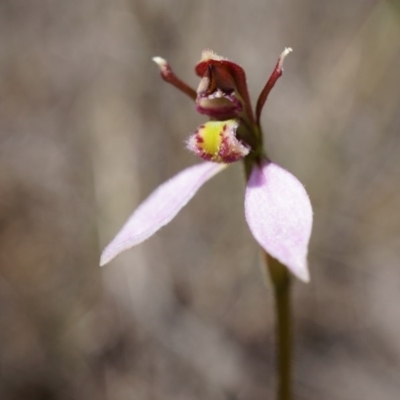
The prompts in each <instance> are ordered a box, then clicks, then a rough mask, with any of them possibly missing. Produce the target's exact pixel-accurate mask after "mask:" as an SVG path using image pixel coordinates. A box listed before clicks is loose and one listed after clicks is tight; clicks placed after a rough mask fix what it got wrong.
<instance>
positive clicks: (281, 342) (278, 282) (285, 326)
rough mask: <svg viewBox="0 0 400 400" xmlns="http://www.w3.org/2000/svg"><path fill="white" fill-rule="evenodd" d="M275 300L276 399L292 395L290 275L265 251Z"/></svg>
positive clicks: (285, 399)
mask: <svg viewBox="0 0 400 400" xmlns="http://www.w3.org/2000/svg"><path fill="white" fill-rule="evenodd" d="M265 267H266V269H267V270H268V271H267V272H268V273H269V276H270V279H271V282H272V285H273V289H274V298H275V299H274V300H275V318H276V321H275V332H276V365H277V394H276V398H277V400H290V399H291V396H292V347H293V346H292V315H291V307H290V292H291V277H290V275H289V272H288V270H287V269H286V268H285V267H284V266H283V265H282V264H281V263H280V262H279V261H277V260H275V259H273V258H271V257H270V256H269V255H268V254H267V253H265Z"/></svg>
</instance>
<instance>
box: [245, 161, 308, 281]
mask: <svg viewBox="0 0 400 400" xmlns="http://www.w3.org/2000/svg"><path fill="white" fill-rule="evenodd" d="M245 213H246V220H247V223H248V224H249V227H250V230H251V232H252V234H253V236H254V237H255V239H256V240H257V242H258V243H259V244H260V245H261V247H263V248H264V250H265V251H266V252H267V253H268V254H269V255H271V256H272V257H274V258H276V259H277V260H279V261H280V262H281V263H282V264H284V265H286V266H287V267H288V268H289V270H290V271H291V272H292V273H293V274H294V275H296V276H297V277H298V278H299V279H301V280H303V281H305V282H308V281H309V273H308V267H307V251H308V242H309V240H310V236H311V228H312V219H313V215H312V208H311V204H310V200H309V198H308V195H307V193H306V191H305V189H304V187H303V185H302V184H301V183H300V182H299V181H298V180H297V179H296V178H295V177H294V176H293V175H292V174H290V173H289V172H288V171H286V170H284V169H283V168H281V167H279V166H278V165H276V164H273V163H271V162H265V163H263V164H262V165H261V167H258V166H255V167H254V168H253V170H252V172H251V175H250V179H249V181H248V183H247V188H246V198H245Z"/></svg>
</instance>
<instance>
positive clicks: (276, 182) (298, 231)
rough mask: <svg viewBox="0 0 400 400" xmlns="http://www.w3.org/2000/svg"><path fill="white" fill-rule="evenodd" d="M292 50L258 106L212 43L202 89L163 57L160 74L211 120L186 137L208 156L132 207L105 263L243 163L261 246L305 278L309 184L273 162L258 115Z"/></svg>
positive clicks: (200, 67) (241, 75)
mask: <svg viewBox="0 0 400 400" xmlns="http://www.w3.org/2000/svg"><path fill="white" fill-rule="evenodd" d="M290 51H291V49H289V48H287V49H285V51H284V52H283V53H282V54H281V56H280V57H279V60H278V63H277V64H276V66H275V69H274V71H273V72H272V75H271V76H270V78H269V80H268V81H267V83H266V85H265V87H264V88H263V90H262V91H261V94H260V96H259V98H258V101H257V105H256V109H255V113H253V110H252V107H251V104H250V98H249V94H248V89H247V84H246V76H245V72H244V70H243V69H242V68H241V67H240V66H239V65H238V64H235V63H234V62H232V61H229V60H228V59H226V58H223V57H221V56H218V55H216V54H215V53H213V52H212V51H210V50H205V51H203V53H202V58H201V60H200V62H199V63H198V64H197V66H196V68H195V71H196V74H197V75H198V76H199V77H200V83H199V86H198V88H197V91H196V90H194V89H192V88H191V87H190V86H188V85H187V84H186V83H184V82H183V81H181V80H180V79H179V78H178V77H177V76H176V75H175V74H174V72H173V71H172V69H171V67H170V65H169V63H168V62H167V61H166V60H164V59H162V58H161V57H155V58H154V59H153V60H154V61H155V62H156V64H158V66H159V68H160V72H161V77H162V78H163V79H164V80H165V81H167V82H168V83H170V84H172V85H173V86H175V87H176V88H178V89H179V90H181V91H182V92H183V93H185V94H186V95H188V96H189V97H190V98H191V99H192V100H194V101H195V104H196V109H197V111H198V112H199V113H201V114H204V115H206V116H207V117H208V118H209V121H207V122H205V123H204V124H202V125H200V126H199V127H198V128H197V129H196V130H195V132H194V133H193V134H192V135H191V136H190V137H189V139H188V140H187V148H188V149H189V150H190V151H192V152H193V153H194V154H196V155H197V156H199V157H200V158H202V159H203V160H205V162H202V163H200V164H198V165H194V166H192V167H189V168H187V169H185V170H183V171H181V172H180V173H178V174H177V175H175V176H174V177H173V178H171V179H170V180H168V181H167V182H165V183H163V184H162V185H161V186H159V187H158V188H157V189H156V190H155V191H154V192H153V193H152V194H151V195H150V196H149V197H148V198H147V199H146V200H145V201H144V202H143V203H142V204H141V205H140V206H139V207H138V208H137V209H136V211H135V212H134V213H133V214H132V216H131V217H130V218H129V219H128V221H127V222H126V223H125V225H124V226H123V227H122V229H121V230H120V231H119V233H118V234H117V235H116V237H115V238H114V239H113V240H112V241H111V243H110V244H109V245H108V246H107V247H106V248H105V250H104V251H103V254H102V256H101V262H100V265H104V264H106V263H108V262H109V261H111V260H112V259H113V258H114V257H116V256H117V255H118V254H120V253H121V252H123V251H125V250H127V249H129V248H131V247H133V246H135V245H137V244H139V243H142V242H143V241H145V240H146V239H148V238H149V237H150V236H152V235H153V234H154V233H156V232H157V231H158V230H159V229H160V228H161V227H163V226H164V225H166V224H167V223H168V222H170V221H171V220H172V219H173V218H174V217H175V216H176V215H177V214H178V212H179V211H180V210H181V209H182V208H183V207H184V206H185V205H186V204H187V203H188V202H189V200H190V199H191V198H192V197H193V196H194V195H195V194H196V192H197V191H198V190H199V189H200V187H201V186H202V185H203V184H204V183H205V182H207V181H208V180H209V179H211V178H212V177H213V176H214V175H216V174H217V173H219V172H221V171H222V170H224V169H225V168H226V167H227V166H228V165H229V164H231V163H233V162H237V161H240V160H242V161H243V162H244V166H245V171H246V176H247V187H246V193H245V202H244V203H245V204H244V209H245V216H246V221H247V223H248V225H249V228H250V231H251V233H252V234H253V236H254V238H255V239H256V241H257V242H258V243H259V245H260V246H261V247H262V248H263V249H264V250H265V252H266V253H267V254H268V255H269V256H270V257H272V258H275V259H276V260H278V261H279V262H280V263H281V264H283V265H285V266H286V267H287V268H288V269H289V270H290V271H291V272H292V273H293V274H294V275H295V276H297V277H298V278H299V279H301V280H303V281H305V282H307V281H308V280H309V272H308V267H307V251H308V242H309V239H310V235H311V228H312V208H311V204H310V201H309V198H308V196H307V193H306V191H305V189H304V187H303V185H302V184H301V183H300V182H299V181H298V180H297V179H296V178H295V177H294V176H293V175H292V174H291V173H289V172H288V171H286V170H285V169H283V168H281V167H280V166H278V165H277V164H275V163H273V162H272V161H271V160H270V159H269V158H268V157H267V155H266V153H265V151H264V148H263V137H262V131H261V125H260V115H261V110H262V108H263V106H264V103H265V101H266V99H267V96H268V94H269V92H270V90H271V89H272V87H273V86H274V85H275V83H276V81H277V80H278V78H279V77H280V76H281V75H282V64H283V60H284V58H285V57H286V55H287V54H288V53H289V52H290Z"/></svg>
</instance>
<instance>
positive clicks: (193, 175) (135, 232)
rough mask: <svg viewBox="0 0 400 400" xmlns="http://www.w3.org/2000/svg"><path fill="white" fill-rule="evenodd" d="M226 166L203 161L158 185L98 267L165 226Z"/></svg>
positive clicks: (104, 253)
mask: <svg viewBox="0 0 400 400" xmlns="http://www.w3.org/2000/svg"><path fill="white" fill-rule="evenodd" d="M225 167H226V165H224V164H216V163H211V162H205V163H202V164H198V165H195V166H193V167H190V168H187V169H185V170H183V171H182V172H180V173H179V174H177V175H175V176H174V177H173V178H171V179H170V180H168V181H167V182H165V183H163V184H162V185H161V186H159V187H158V188H157V189H156V190H155V191H154V192H153V193H152V194H151V195H150V196H149V197H148V198H147V199H146V200H145V201H144V202H143V203H142V204H141V205H140V206H139V207H138V208H137V209H136V211H135V212H134V213H133V214H132V216H131V217H130V218H129V219H128V221H127V222H126V223H125V225H124V226H123V227H122V229H121V230H120V231H119V233H118V234H117V235H116V236H115V238H114V239H113V240H112V241H111V243H110V244H109V245H108V246H107V247H106V248H105V249H104V251H103V253H102V255H101V260H100V265H105V264H107V263H108V262H110V261H111V260H112V259H113V258H114V257H116V256H117V255H118V254H120V253H121V252H123V251H125V250H127V249H129V248H131V247H133V246H135V245H137V244H139V243H141V242H144V241H145V240H146V239H148V238H149V237H150V236H152V235H153V234H154V233H155V232H157V231H158V230H159V229H160V228H162V227H163V226H164V225H166V224H168V222H170V221H171V220H172V219H173V218H174V217H175V216H176V215H177V214H178V212H179V211H180V210H181V209H182V208H183V207H184V206H185V205H186V204H187V203H188V202H189V200H191V199H192V197H193V196H194V195H195V194H196V192H197V191H198V190H199V189H200V187H201V186H202V185H203V184H204V183H205V182H207V181H208V180H209V179H210V178H212V177H213V176H214V175H215V174H217V173H218V172H220V171H222V170H223V169H224V168H225Z"/></svg>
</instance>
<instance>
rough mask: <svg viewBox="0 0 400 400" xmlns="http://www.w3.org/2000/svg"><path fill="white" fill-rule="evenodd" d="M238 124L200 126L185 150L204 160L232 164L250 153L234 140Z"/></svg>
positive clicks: (235, 121) (208, 123)
mask: <svg viewBox="0 0 400 400" xmlns="http://www.w3.org/2000/svg"><path fill="white" fill-rule="evenodd" d="M238 126H239V122H238V121H237V120H235V119H231V120H228V121H208V122H206V123H205V124H203V125H200V126H199V127H198V128H197V130H196V132H194V133H193V134H192V135H191V136H190V137H189V139H188V141H187V148H188V149H189V150H190V151H192V152H193V153H195V154H197V155H198V156H199V157H201V158H202V159H204V160H207V161H213V162H217V163H227V164H228V163H232V162H235V161H238V160H241V159H242V158H244V157H245V156H247V154H249V152H250V147H249V146H248V145H246V144H245V143H242V142H241V141H240V140H239V139H237V138H236V131H237V128H238Z"/></svg>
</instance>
